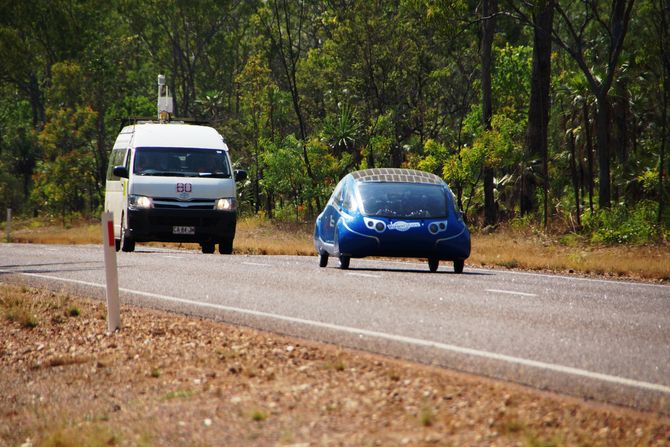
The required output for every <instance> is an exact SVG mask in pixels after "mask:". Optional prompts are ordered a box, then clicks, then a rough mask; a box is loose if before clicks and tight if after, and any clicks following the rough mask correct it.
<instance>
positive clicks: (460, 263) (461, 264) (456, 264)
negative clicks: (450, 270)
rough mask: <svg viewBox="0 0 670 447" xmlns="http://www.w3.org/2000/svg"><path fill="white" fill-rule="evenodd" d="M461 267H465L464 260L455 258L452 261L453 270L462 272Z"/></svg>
mask: <svg viewBox="0 0 670 447" xmlns="http://www.w3.org/2000/svg"><path fill="white" fill-rule="evenodd" d="M463 267H465V260H463V259H457V260H456V261H454V272H456V273H463Z"/></svg>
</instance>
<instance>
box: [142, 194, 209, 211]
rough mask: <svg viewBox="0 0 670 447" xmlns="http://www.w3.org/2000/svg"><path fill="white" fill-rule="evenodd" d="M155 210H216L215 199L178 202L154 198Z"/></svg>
mask: <svg viewBox="0 0 670 447" xmlns="http://www.w3.org/2000/svg"><path fill="white" fill-rule="evenodd" d="M154 208H158V209H189V210H212V209H214V200H213V199H190V200H188V201H185V200H177V199H171V198H165V197H156V198H154Z"/></svg>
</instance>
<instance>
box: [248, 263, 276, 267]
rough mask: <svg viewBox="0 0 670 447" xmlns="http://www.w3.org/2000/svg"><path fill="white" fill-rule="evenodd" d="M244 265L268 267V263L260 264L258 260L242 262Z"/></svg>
mask: <svg viewBox="0 0 670 447" xmlns="http://www.w3.org/2000/svg"><path fill="white" fill-rule="evenodd" d="M242 264H244V265H255V266H258V267H270V264H262V263H260V262H242Z"/></svg>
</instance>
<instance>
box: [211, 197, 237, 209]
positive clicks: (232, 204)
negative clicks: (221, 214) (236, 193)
mask: <svg viewBox="0 0 670 447" xmlns="http://www.w3.org/2000/svg"><path fill="white" fill-rule="evenodd" d="M214 209H215V210H220V211H235V210H236V209H237V200H235V199H234V198H233V197H224V198H222V199H217V200H216V202H214Z"/></svg>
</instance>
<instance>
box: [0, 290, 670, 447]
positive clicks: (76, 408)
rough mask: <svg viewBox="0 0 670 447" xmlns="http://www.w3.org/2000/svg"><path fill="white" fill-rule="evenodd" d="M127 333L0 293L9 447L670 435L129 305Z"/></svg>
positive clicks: (626, 412) (522, 393)
mask: <svg viewBox="0 0 670 447" xmlns="http://www.w3.org/2000/svg"><path fill="white" fill-rule="evenodd" d="M73 309H76V312H74V311H73ZM17 314H21V315H26V316H27V317H25V318H24V317H21V318H17V317H16V315H17ZM26 321H30V324H26ZM122 326H123V327H122V329H121V331H119V332H116V333H114V334H111V335H108V334H106V333H105V331H106V321H105V307H104V304H103V303H101V302H100V301H96V300H92V299H87V298H84V297H77V296H72V295H67V294H62V293H54V292H52V291H48V290H41V289H35V288H32V287H28V286H17V285H7V284H0V375H1V376H2V380H0V395H1V396H2V399H0V445H3V446H4V445H7V446H34V447H62V446H81V445H85V446H92V447H95V446H121V445H123V446H141V447H149V446H159V445H198V446H203V447H204V446H210V445H211V446H214V445H245V446H265V445H277V446H283V445H286V446H303V445H361V446H365V445H370V446H375V445H383V446H401V445H409V446H428V445H438V446H448V445H500V446H513V445H514V446H517V445H518V446H533V447H538V446H543V447H550V446H552V447H562V446H575V445H584V446H587V445H588V446H594V447H598V446H602V447H613V446H626V447H629V446H640V447H641V446H652V447H654V446H659V447H660V446H664V445H667V444H668V442H670V420H669V419H668V418H667V417H664V416H662V415H659V414H652V413H644V412H638V411H634V410H630V409H626V408H621V407H615V406H608V405H601V404H595V403H590V402H586V401H582V400H580V399H576V398H570V397H564V396H559V395H556V394H553V393H546V392H542V391H537V390H533V389H529V388H525V387H522V386H518V385H513V384H509V383H505V382H499V381H495V380H490V379H485V378H477V377H473V376H468V375H464V374H459V373H456V372H452V371H448V370H444V369H440V368H431V367H428V366H423V365H418V364H413V363H409V362H405V361H400V360H394V359H388V358H383V357H379V356H375V355H371V354H367V353H363V352H359V351H354V350H348V349H341V348H338V347H335V346H331V345H325V344H319V343H313V342H308V341H305V340H296V339H291V338H288V337H283V336H279V335H275V334H269V333H264V332H260V331H254V330H251V329H247V328H240V327H235V326H229V325H226V324H222V323H218V322H214V321H209V320H200V319H195V318H190V317H186V316H182V315H176V314H170V313H165V312H160V311H154V310H148V309H141V308H135V307H130V306H123V307H122Z"/></svg>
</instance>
